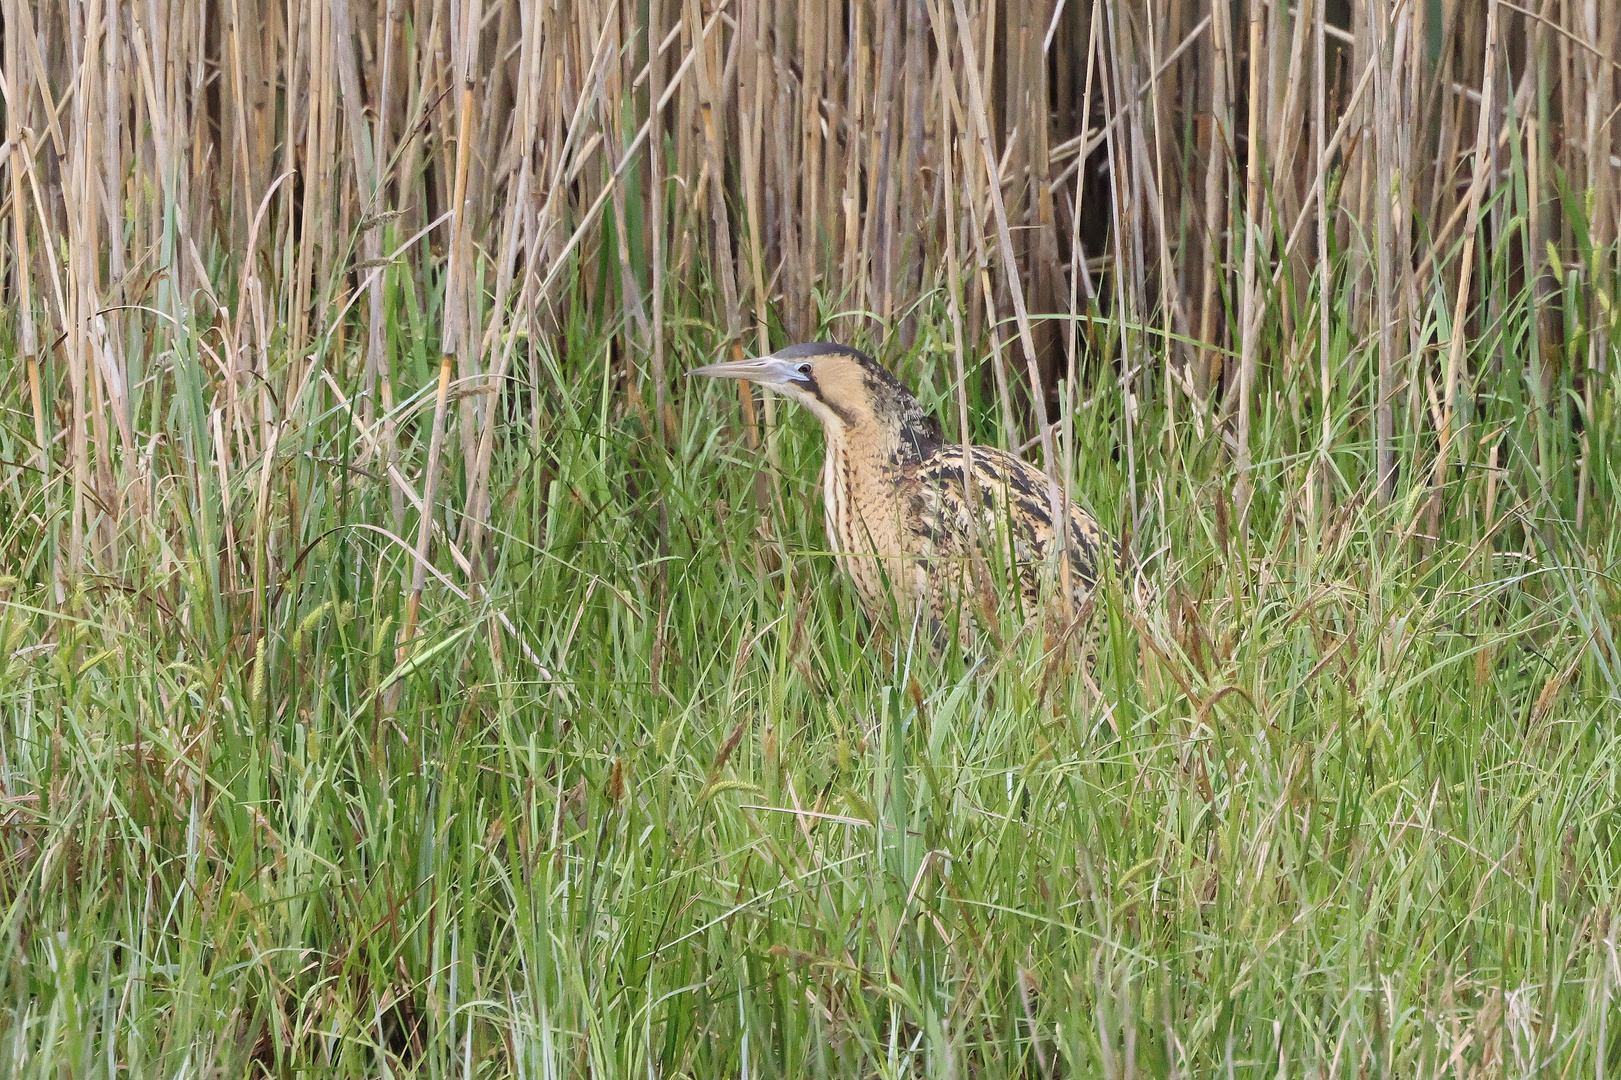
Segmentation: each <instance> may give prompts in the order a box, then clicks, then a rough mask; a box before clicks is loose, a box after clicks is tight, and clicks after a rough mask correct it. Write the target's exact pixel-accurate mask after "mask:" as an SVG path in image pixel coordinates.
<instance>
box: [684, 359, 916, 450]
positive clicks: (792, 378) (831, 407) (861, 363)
mask: <svg viewBox="0 0 1621 1080" xmlns="http://www.w3.org/2000/svg"><path fill="white" fill-rule="evenodd" d="M688 374H689V375H708V376H709V377H711V378H716V379H747V380H748V381H749V382H753V383H759V384H760V385H761V386H764V387H768V388H769V389H771V390H775V391H776V392H777V393H779V394H782V395H784V396H785V397H789V398H792V399H793V400H795V401H797V402H799V404H801V405H803V406H804V407H805V408H807V409H809V410H810V411H811V413H812V415H814V416H815V417H816V418H817V419H818V420H820V421H821V422H822V428H823V430H824V431H825V432H826V434H827V436H828V438H830V439H840V440H848V439H863V438H865V439H874V438H876V439H877V440H878V444H879V445H881V446H882V447H883V448H884V449H885V450H886V451H887V453H888V454H889V456H891V457H894V458H897V459H910V460H917V459H918V458H920V457H921V456H923V455H924V454H926V453H927V452H928V451H929V449H930V448H931V447H933V446H934V445H935V444H937V443H938V442H939V441H940V429H939V425H938V424H936V423H935V421H934V419H933V418H932V417H930V416H929V414H928V413H926V412H924V411H923V406H922V405H920V404H919V403H918V400H917V398H915V397H913V396H912V392H911V391H910V390H908V389H907V388H906V387H905V386H904V385H903V384H902V383H901V382H900V380H898V379H896V378H895V376H893V375H891V374H890V373H889V372H888V371H886V370H885V369H884V368H883V367H882V366H881V365H879V363H878V362H877V361H876V360H874V359H873V358H872V357H870V356H868V355H867V354H866V353H864V352H861V351H860V350H858V349H852V348H850V347H849V346H846V345H834V344H831V343H828V342H812V343H809V344H806V345H790V346H788V347H787V348H786V349H779V350H777V351H776V352H774V353H772V354H771V355H770V356H761V357H758V358H756V359H753V360H731V361H727V362H726V363H721V364H709V365H707V366H705V367H700V368H694V369H693V370H692V371H690V372H688Z"/></svg>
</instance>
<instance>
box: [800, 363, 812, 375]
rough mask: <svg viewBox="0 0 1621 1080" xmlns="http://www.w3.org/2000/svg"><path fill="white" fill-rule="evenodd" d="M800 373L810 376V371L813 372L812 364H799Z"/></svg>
mask: <svg viewBox="0 0 1621 1080" xmlns="http://www.w3.org/2000/svg"><path fill="white" fill-rule="evenodd" d="M799 373H800V374H801V375H804V376H806V377H809V376H810V373H811V366H810V365H809V364H800V365H799Z"/></svg>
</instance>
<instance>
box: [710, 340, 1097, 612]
mask: <svg viewBox="0 0 1621 1080" xmlns="http://www.w3.org/2000/svg"><path fill="white" fill-rule="evenodd" d="M689 374H692V375H708V376H710V377H712V378H721V379H746V380H748V381H749V382H753V383H759V384H760V385H761V386H764V387H768V388H769V389H771V390H774V391H776V392H777V393H779V394H783V395H785V396H787V397H790V398H792V399H793V400H795V401H797V402H798V403H799V404H801V405H803V406H804V407H805V408H807V409H809V410H810V411H811V413H812V415H814V416H815V417H816V418H817V419H818V420H820V421H821V422H822V433H823V435H824V436H825V438H826V442H827V456H826V460H825V461H824V463H823V465H822V498H823V505H824V508H825V514H826V525H827V537H828V541H829V543H830V545H831V547H832V549H833V552H834V554H835V556H836V557H837V559H838V562H839V565H840V566H841V567H842V568H843V569H844V571H845V572H846V573H847V574H849V576H850V579H851V580H852V581H853V582H854V583H855V586H856V591H857V592H858V593H859V594H860V597H861V601H862V605H863V606H864V607H865V608H866V610H867V612H868V614H869V615H870V616H872V617H873V618H874V619H878V618H881V617H882V615H883V614H884V613H885V612H887V611H889V610H891V601H892V598H893V602H894V604H895V609H897V610H898V611H899V613H900V614H901V615H903V616H905V617H907V618H908V619H912V618H916V619H919V620H921V621H923V622H924V623H925V625H926V626H927V627H928V628H929V629H930V630H931V631H932V632H933V633H934V634H936V635H937V636H938V635H939V634H940V633H941V632H942V631H944V630H945V629H946V628H947V627H948V626H950V625H951V624H952V622H953V620H955V622H956V625H957V626H958V627H959V628H962V629H966V625H967V624H966V617H967V616H968V615H970V614H971V613H972V612H973V609H974V607H973V604H972V603H971V602H970V601H971V599H972V598H973V597H975V596H976V595H977V596H979V597H982V598H983V597H986V596H989V595H992V594H993V590H992V589H990V588H989V587H988V586H989V584H990V583H989V581H988V580H987V578H988V574H987V573H985V571H988V570H989V568H990V567H991V566H993V565H997V566H1000V567H1002V568H1005V569H1006V570H1011V571H1012V573H1011V574H1009V575H1007V580H1009V583H1010V584H1016V586H1017V592H1018V594H1019V596H1020V598H1021V600H1022V601H1023V603H1024V605H1025V611H1026V612H1034V611H1035V610H1038V605H1039V604H1040V603H1042V602H1043V600H1044V599H1050V598H1052V597H1054V596H1055V595H1057V593H1056V588H1055V587H1056V586H1057V585H1058V583H1059V582H1060V581H1061V580H1062V579H1063V577H1064V576H1065V574H1064V570H1063V568H1062V566H1061V563H1060V559H1059V556H1060V555H1066V554H1067V560H1068V575H1067V576H1068V578H1069V584H1070V590H1071V599H1072V602H1073V610H1074V611H1076V612H1079V611H1081V610H1083V609H1084V608H1085V605H1086V603H1087V600H1088V599H1089V598H1090V597H1091V595H1092V592H1093V590H1094V589H1095V588H1096V586H1097V580H1098V572H1099V561H1098V560H1099V558H1100V555H1101V553H1104V552H1107V553H1108V557H1109V558H1111V559H1113V560H1116V561H1118V558H1119V548H1118V546H1117V545H1116V544H1115V543H1114V542H1113V541H1112V540H1110V539H1108V538H1107V537H1106V536H1104V534H1103V531H1102V530H1101V529H1099V528H1098V523H1097V522H1096V521H1095V520H1094V519H1093V518H1092V517H1091V515H1089V514H1087V513H1086V512H1085V511H1084V510H1082V509H1080V508H1079V507H1077V506H1074V505H1073V504H1072V505H1071V506H1070V507H1069V510H1068V522H1067V530H1068V540H1069V548H1068V552H1067V553H1061V552H1059V551H1058V543H1059V540H1060V537H1061V536H1062V535H1063V534H1061V533H1060V532H1059V530H1057V529H1055V528H1054V525H1053V522H1054V519H1055V517H1056V516H1057V515H1055V514H1054V513H1053V505H1054V502H1055V499H1054V495H1055V492H1054V490H1053V486H1052V484H1051V482H1050V481H1049V480H1048V477H1047V476H1046V475H1045V474H1044V473H1042V471H1041V470H1040V469H1037V468H1036V467H1035V466H1033V465H1031V464H1029V463H1028V462H1025V461H1021V460H1020V459H1019V458H1017V457H1015V456H1014V455H1012V454H1009V453H1007V452H1006V451H1003V450H998V449H996V448H994V447H989V446H971V447H967V448H964V446H963V445H962V444H961V443H950V442H946V441H945V440H944V439H943V438H942V436H941V431H940V425H939V423H938V422H936V421H935V420H934V418H933V417H931V416H929V414H928V413H927V412H926V411H924V408H923V406H922V405H921V404H919V402H918V400H917V398H916V397H915V396H913V394H912V392H911V391H910V390H908V389H907V388H906V386H905V385H903V384H902V383H901V382H900V380H898V379H897V378H895V376H894V375H892V374H890V373H889V372H888V371H887V370H885V369H884V368H883V367H881V366H880V365H879V364H878V363H877V362H876V361H874V360H873V359H872V358H871V357H870V356H868V355H866V354H865V353H863V352H860V351H859V350H856V349H852V348H849V347H847V346H844V345H834V344H828V343H823V342H817V343H813V344H806V345H793V346H790V347H788V348H786V349H782V350H780V351H778V352H776V353H773V354H771V355H770V356H762V357H760V358H758V359H754V360H734V361H730V362H727V363H721V364H710V365H708V366H707V367H700V368H695V369H693V370H692V371H691V372H690V373H689ZM976 568H977V570H978V571H979V572H978V573H976ZM1008 591H1009V592H1012V591H1013V590H1012V589H1010V590H1008Z"/></svg>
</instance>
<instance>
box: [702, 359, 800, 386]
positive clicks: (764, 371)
mask: <svg viewBox="0 0 1621 1080" xmlns="http://www.w3.org/2000/svg"><path fill="white" fill-rule="evenodd" d="M687 374H688V375H707V376H709V377H710V378H712V379H747V380H748V381H749V382H755V383H759V384H760V385H761V386H774V387H783V386H791V385H795V384H801V383H806V382H809V381H810V380H809V379H808V378H806V377H805V376H804V375H801V374H800V373H799V365H798V364H797V363H795V362H794V361H792V360H778V359H777V358H776V357H775V356H762V357H759V358H758V359H754V360H728V361H726V362H725V363H723V364H707V365H705V366H704V367H699V368H693V369H692V370H691V371H689V372H687Z"/></svg>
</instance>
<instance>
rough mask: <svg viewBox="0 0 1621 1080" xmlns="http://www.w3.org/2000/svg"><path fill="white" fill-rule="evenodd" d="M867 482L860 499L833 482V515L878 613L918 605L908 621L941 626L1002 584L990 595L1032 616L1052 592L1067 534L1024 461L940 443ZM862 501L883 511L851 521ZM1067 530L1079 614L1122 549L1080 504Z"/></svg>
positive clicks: (834, 532)
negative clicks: (917, 617)
mask: <svg viewBox="0 0 1621 1080" xmlns="http://www.w3.org/2000/svg"><path fill="white" fill-rule="evenodd" d="M970 458H971V468H970ZM833 467H834V468H835V469H836V470H837V469H839V468H840V466H839V465H838V464H837V463H835V464H834V466H833ZM854 483H855V484H857V485H859V484H860V483H861V481H860V478H859V477H856V478H855V479H854ZM864 486H865V488H866V490H865V491H864V492H858V493H856V494H855V496H854V497H853V498H852V497H850V495H848V494H845V493H841V492H840V491H838V490H836V487H835V485H834V484H833V483H829V485H828V489H827V492H826V494H827V502H828V506H827V510H828V522H829V533H830V538H832V539H833V540H834V542H835V543H836V545H837V546H838V547H839V548H840V551H841V555H843V556H845V557H844V558H843V559H842V560H841V561H842V562H843V563H844V565H845V567H846V569H847V570H848V571H849V572H850V575H851V577H852V579H853V580H854V581H855V583H856V586H857V589H858V591H859V592H860V593H861V594H862V600H863V602H864V603H865V605H866V606H867V608H868V610H869V611H870V612H872V613H873V614H874V615H877V614H880V613H881V612H882V611H883V610H886V609H888V608H889V607H890V605H891V603H892V602H896V603H898V604H899V606H901V607H903V608H908V609H911V610H910V611H908V612H907V614H913V613H917V614H922V612H919V611H917V608H918V607H922V606H926V609H927V616H928V617H929V619H930V621H931V622H933V623H934V625H935V626H936V628H937V629H944V628H945V627H946V626H948V625H950V624H952V623H953V622H957V623H961V622H962V621H963V620H964V619H966V618H967V617H969V616H970V615H971V613H972V612H973V610H974V605H973V604H972V600H973V599H974V598H975V597H976V596H977V595H979V594H981V593H982V592H983V591H984V586H986V585H993V583H994V582H997V581H1001V582H1005V583H1006V584H1007V585H1009V586H1012V588H1010V589H1007V590H995V589H994V586H993V589H992V591H993V592H997V591H999V592H1000V593H1001V594H1002V595H1003V596H1005V597H1006V599H1007V600H1011V599H1012V595H1017V597H1018V599H1019V602H1020V603H1021V606H1022V612H1021V614H1022V615H1025V616H1028V615H1030V614H1032V613H1034V612H1035V611H1036V610H1037V609H1038V605H1039V604H1040V603H1041V602H1042V600H1043V598H1044V597H1051V596H1054V595H1056V588H1057V580H1056V578H1057V575H1058V574H1059V572H1060V571H1059V563H1058V559H1057V557H1056V556H1057V554H1058V552H1057V547H1056V545H1057V543H1058V537H1059V536H1060V535H1061V534H1060V533H1059V532H1058V531H1057V530H1055V529H1054V527H1053V516H1052V501H1051V498H1050V497H1049V494H1048V482H1047V477H1046V476H1045V475H1044V474H1043V473H1042V472H1041V470H1039V469H1037V468H1035V467H1034V466H1032V465H1030V464H1029V463H1028V462H1025V461H1021V460H1020V459H1019V458H1016V457H1014V456H1013V455H1012V454H1009V453H1007V452H1005V451H1002V450H997V449H995V448H992V447H985V446H975V447H972V448H971V450H970V452H969V454H968V455H965V453H964V450H963V447H962V445H961V444H938V445H936V446H934V447H932V448H931V449H930V451H929V452H928V453H926V454H925V455H923V456H922V457H921V459H920V460H918V461H915V462H910V463H907V464H904V465H898V466H894V467H891V468H890V469H887V470H884V474H883V475H882V476H874V477H870V478H868V480H867V482H866V484H865V485H864ZM856 504H860V505H864V506H867V507H874V508H882V509H878V510H877V511H876V512H874V511H873V510H868V511H866V512H865V513H864V514H861V515H859V516H857V515H852V513H851V509H852V506H853V505H856ZM1068 533H1069V553H1068V554H1069V575H1070V588H1071V597H1072V602H1073V610H1075V611H1079V610H1081V609H1082V608H1083V607H1084V605H1085V603H1086V601H1087V599H1088V598H1089V597H1090V596H1091V594H1092V591H1093V589H1094V588H1095V587H1096V585H1097V579H1098V573H1099V569H1100V559H1102V558H1109V559H1115V560H1118V557H1119V550H1118V547H1117V545H1115V544H1114V542H1113V541H1111V540H1109V539H1108V538H1107V537H1106V536H1104V534H1103V532H1102V530H1101V529H1100V528H1099V527H1098V524H1097V522H1096V521H1095V520H1094V519H1093V518H1092V516H1091V515H1089V514H1087V513H1086V512H1085V511H1084V510H1082V509H1080V507H1078V506H1075V505H1073V503H1072V504H1071V506H1070V510H1069V528H1068ZM872 556H877V558H872ZM987 573H988V574H989V577H990V579H991V581H989V582H987V581H986V580H985V577H986V574H987ZM1009 594H1012V595H1009ZM1004 602H1005V601H1004Z"/></svg>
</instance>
